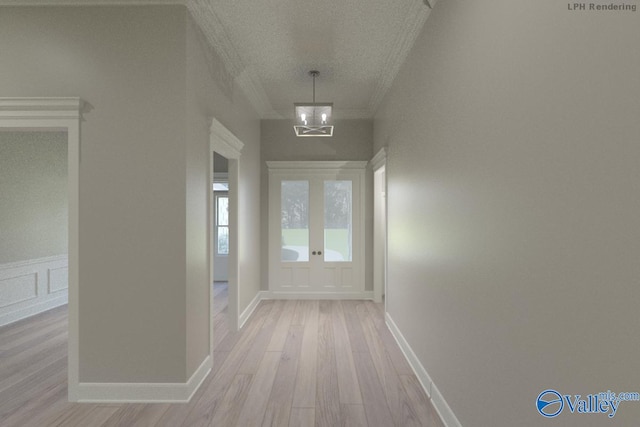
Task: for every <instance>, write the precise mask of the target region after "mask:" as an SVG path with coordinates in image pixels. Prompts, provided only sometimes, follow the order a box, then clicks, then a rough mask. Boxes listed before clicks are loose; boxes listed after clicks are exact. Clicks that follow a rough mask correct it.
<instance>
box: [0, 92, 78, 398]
mask: <svg viewBox="0 0 640 427" xmlns="http://www.w3.org/2000/svg"><path fill="white" fill-rule="evenodd" d="M85 106H88V105H87V104H85V103H84V102H83V101H82V100H80V99H79V98H0V130H1V131H4V132H20V131H22V132H25V135H29V133H31V136H33V135H34V134H35V133H42V134H43V135H44V136H45V137H46V136H47V133H51V134H49V136H51V135H53V134H58V136H59V137H60V138H61V143H63V142H62V141H63V140H65V139H66V141H64V143H66V183H65V185H64V187H65V188H64V189H63V190H62V191H64V192H66V194H67V201H66V208H67V210H66V213H67V218H66V219H63V220H66V222H67V224H68V226H67V227H68V228H67V230H66V233H63V234H66V246H67V251H66V252H67V261H66V267H64V266H59V268H56V267H52V266H49V267H46V275H45V277H43V279H44V278H46V279H47V282H45V283H46V286H44V287H43V289H42V290H43V291H46V292H47V293H48V294H52V295H53V296H50V297H49V300H48V303H49V304H58V303H60V300H58V301H57V302H56V299H57V298H62V299H67V300H68V320H67V331H68V345H67V368H68V375H67V382H68V397H69V401H77V400H78V397H79V396H78V383H79V378H78V371H79V369H78V368H79V366H78V365H79V364H78V329H79V328H78V311H79V310H78V309H79V304H78V210H79V208H78V206H79V202H78V200H79V161H80V120H81V113H82V110H83V109H84V107H85ZM62 135H65V136H66V138H65V137H63V136H62ZM64 143H63V144H64ZM44 197H46V194H45V196H44ZM58 205H59V203H58ZM59 237H60V236H59V235H58V240H59ZM52 238H53V239H54V240H55V239H56V238H55V237H53V236H52ZM53 246H55V245H53ZM53 246H52V247H53ZM57 250H60V248H58V249H57ZM34 253H35V252H34ZM64 263H65V262H63V265H64ZM30 277H31V278H33V277H36V283H35V286H29V284H27V286H26V287H25V288H24V289H31V292H34V290H35V298H37V296H38V292H40V291H41V289H40V285H39V284H38V282H39V280H40V276H39V274H38V273H28V274H25V275H24V276H22V278H25V279H29V278H30ZM18 278H20V276H18ZM21 285H23V283H20V281H18V282H14V283H13V286H14V287H15V288H16V289H18V288H20V287H21ZM24 289H23V290H24ZM9 294H11V295H15V294H14V293H13V292H10V293H7V295H9ZM64 294H66V295H64ZM32 299H33V298H23V301H20V302H26V303H29V301H30V300H32ZM52 301H53V302H52ZM8 305H9V306H11V305H13V304H8ZM58 305H60V304H58ZM16 307H17V306H16ZM39 308H40V309H41V308H42V306H40V307H39ZM36 311H38V310H36ZM33 313H35V312H32V314H33ZM21 317H26V316H21Z"/></svg>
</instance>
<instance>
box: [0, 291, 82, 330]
mask: <svg viewBox="0 0 640 427" xmlns="http://www.w3.org/2000/svg"><path fill="white" fill-rule="evenodd" d="M68 302H69V298H68V295H67V294H66V293H65V294H64V295H60V296H59V297H57V298H52V299H49V300H46V301H43V302H39V303H36V304H32V305H29V306H27V307H24V308H20V309H18V310H15V311H12V312H9V313H5V314H0V326H5V325H8V324H10V323H13V322H17V321H18V320H22V319H26V318H27V317H31V316H35V315H36V314H40V313H44V312H45V311H47V310H51V309H53V308H56V307H60V306H61V305H65V304H67V303H68Z"/></svg>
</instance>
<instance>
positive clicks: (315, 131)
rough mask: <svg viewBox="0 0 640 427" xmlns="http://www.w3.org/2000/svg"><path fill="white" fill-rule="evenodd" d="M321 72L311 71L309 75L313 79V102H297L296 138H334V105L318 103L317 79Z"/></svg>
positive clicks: (295, 106)
mask: <svg viewBox="0 0 640 427" xmlns="http://www.w3.org/2000/svg"><path fill="white" fill-rule="evenodd" d="M319 74H320V72H319V71H316V70H311V71H309V75H310V76H311V77H313V102H312V103H308V102H296V103H294V104H293V105H294V109H295V113H296V124H295V125H293V130H294V131H295V132H296V136H333V125H332V124H331V110H332V109H333V103H331V102H328V103H327V102H325V103H321V102H316V77H318V75H319Z"/></svg>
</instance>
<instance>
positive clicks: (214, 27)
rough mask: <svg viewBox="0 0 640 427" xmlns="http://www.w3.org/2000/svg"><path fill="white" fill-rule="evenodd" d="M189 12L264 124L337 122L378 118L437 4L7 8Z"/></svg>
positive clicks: (306, 0) (407, 0)
mask: <svg viewBox="0 0 640 427" xmlns="http://www.w3.org/2000/svg"><path fill="white" fill-rule="evenodd" d="M172 3H181V4H186V5H187V6H188V8H189V10H190V11H191V13H192V15H193V16H194V18H195V20H196V22H197V23H198V24H199V26H200V27H201V28H202V30H203V32H204V33H205V35H206V37H207V39H208V40H209V42H210V43H211V44H212V45H213V47H214V49H215V50H216V51H217V52H218V55H219V57H220V58H222V59H223V61H224V62H225V66H226V68H227V71H228V72H229V73H230V75H231V76H232V77H233V78H234V79H235V80H236V81H237V82H238V84H239V85H240V87H241V88H242V89H243V91H244V92H245V94H246V95H247V97H248V98H249V101H250V102H251V103H252V104H253V106H254V107H255V108H256V110H257V111H258V113H259V114H260V116H261V117H263V118H293V103H294V102H305V101H311V98H312V78H311V77H310V76H309V75H308V71H309V70H312V69H316V70H318V71H320V76H319V77H318V78H317V79H316V101H318V102H333V103H334V118H336V119H340V118H369V117H372V116H373V114H374V113H375V111H376V109H377V107H378V105H379V103H380V101H381V100H382V98H383V97H384V94H385V93H386V91H387V90H388V88H389V87H390V85H391V83H392V82H393V79H394V78H395V75H396V73H397V71H398V69H399V68H400V66H401V64H402V62H404V59H405V58H406V55H407V53H408V51H409V49H410V48H411V46H412V45H413V42H414V40H415V38H416V37H417V35H418V33H419V32H420V30H421V28H422V26H423V24H424V22H425V20H426V18H427V16H428V14H429V11H430V10H431V9H430V7H429V5H428V4H430V5H433V4H434V3H435V0H427V1H425V0H322V1H318V0H316V1H311V0H126V1H125V0H47V1H43V0H20V1H18V0H0V4H49V5H52V4H83V5H86V4H172Z"/></svg>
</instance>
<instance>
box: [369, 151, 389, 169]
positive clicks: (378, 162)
mask: <svg viewBox="0 0 640 427" xmlns="http://www.w3.org/2000/svg"><path fill="white" fill-rule="evenodd" d="M369 164H370V165H371V169H373V171H374V172H375V171H377V170H378V169H380V168H381V167H382V166H385V165H386V164H387V149H386V148H385V147H382V148H381V149H380V150H379V151H378V152H377V153H376V155H375V156H373V158H372V159H371V161H370V162H369Z"/></svg>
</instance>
